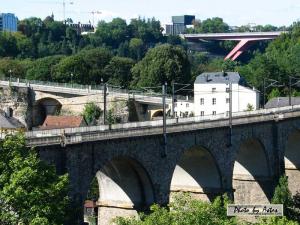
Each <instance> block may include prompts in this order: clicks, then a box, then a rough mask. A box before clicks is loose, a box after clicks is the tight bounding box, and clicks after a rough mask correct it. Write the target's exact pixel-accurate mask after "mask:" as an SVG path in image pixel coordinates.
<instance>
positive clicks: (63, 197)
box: [0, 135, 69, 225]
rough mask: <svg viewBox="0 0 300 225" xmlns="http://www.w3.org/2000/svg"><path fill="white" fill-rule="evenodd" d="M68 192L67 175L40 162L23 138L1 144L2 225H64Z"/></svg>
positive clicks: (14, 137)
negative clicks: (58, 173) (26, 145)
mask: <svg viewBox="0 0 300 225" xmlns="http://www.w3.org/2000/svg"><path fill="white" fill-rule="evenodd" d="M67 192H68V176H67V175H63V176H57V175H56V172H55V169H54V168H53V167H52V166H49V165H46V164H45V163H43V162H41V161H40V160H39V159H38V156H37V153H36V152H35V151H34V150H33V149H28V148H26V147H25V139H24V137H23V136H22V135H17V136H10V137H6V138H5V139H4V140H1V141H0V202H1V208H0V223H1V224H4V225H13V224H24V225H27V224H47V225H48V224H63V223H64V221H65V218H66V209H67V208H68V204H69V199H68V197H67Z"/></svg>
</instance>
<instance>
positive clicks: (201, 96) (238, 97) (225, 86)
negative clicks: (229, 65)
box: [194, 72, 259, 116]
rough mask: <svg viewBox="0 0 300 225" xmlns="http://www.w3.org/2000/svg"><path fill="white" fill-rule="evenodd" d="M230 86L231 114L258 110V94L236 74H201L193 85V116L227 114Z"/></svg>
mask: <svg viewBox="0 0 300 225" xmlns="http://www.w3.org/2000/svg"><path fill="white" fill-rule="evenodd" d="M230 83H231V84H232V112H233V113H234V112H241V111H246V110H248V109H249V107H251V108H252V110H256V109H259V92H258V91H257V90H255V89H254V88H251V87H250V86H248V85H247V84H246V81H245V79H244V78H242V77H241V76H240V75H239V73H237V72H227V73H225V72H214V73H202V74H201V75H199V76H198V77H197V79H196V81H195V83H194V114H195V116H209V115H218V114H224V115H227V116H228V114H229V102H230V100H229V98H230V95H229V92H230V85H229V84H230Z"/></svg>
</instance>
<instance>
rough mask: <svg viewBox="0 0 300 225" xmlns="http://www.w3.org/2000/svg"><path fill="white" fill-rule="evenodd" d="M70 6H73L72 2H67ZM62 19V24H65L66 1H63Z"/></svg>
mask: <svg viewBox="0 0 300 225" xmlns="http://www.w3.org/2000/svg"><path fill="white" fill-rule="evenodd" d="M68 3H69V4H70V5H74V2H71V1H69V2H68ZM63 18H64V23H65V22H66V1H65V0H63Z"/></svg>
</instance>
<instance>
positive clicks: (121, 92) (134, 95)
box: [0, 80, 185, 105]
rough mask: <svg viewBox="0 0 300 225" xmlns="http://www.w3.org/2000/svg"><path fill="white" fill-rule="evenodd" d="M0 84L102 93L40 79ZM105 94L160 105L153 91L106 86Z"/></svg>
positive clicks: (96, 90) (87, 93)
mask: <svg viewBox="0 0 300 225" xmlns="http://www.w3.org/2000/svg"><path fill="white" fill-rule="evenodd" d="M0 85H2V86H14V87H30V88H32V89H33V90H35V91H42V92H49V93H63V94H70V95H76V96H87V95H103V87H100V86H97V88H96V89H92V86H90V85H78V84H74V86H76V87H72V84H67V83H51V82H42V81H24V80H14V81H12V82H10V81H8V80H0ZM107 94H108V95H109V96H113V97H117V98H122V99H129V98H131V99H135V101H137V102H139V103H151V104H160V105H162V97H161V96H160V95H159V94H156V93H153V94H149V93H147V94H146V93H141V92H137V91H130V90H125V89H119V88H116V89H114V88H110V87H109V88H108V92H107ZM178 97H179V98H180V97H181V98H185V97H183V96H178ZM166 103H167V104H171V103H172V99H171V98H170V97H167V98H166Z"/></svg>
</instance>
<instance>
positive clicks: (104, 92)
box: [103, 83, 107, 124]
mask: <svg viewBox="0 0 300 225" xmlns="http://www.w3.org/2000/svg"><path fill="white" fill-rule="evenodd" d="M103 88H104V89H103V104H104V109H103V118H104V124H106V96H107V93H106V83H104V85H103Z"/></svg>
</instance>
